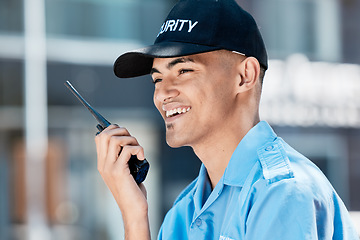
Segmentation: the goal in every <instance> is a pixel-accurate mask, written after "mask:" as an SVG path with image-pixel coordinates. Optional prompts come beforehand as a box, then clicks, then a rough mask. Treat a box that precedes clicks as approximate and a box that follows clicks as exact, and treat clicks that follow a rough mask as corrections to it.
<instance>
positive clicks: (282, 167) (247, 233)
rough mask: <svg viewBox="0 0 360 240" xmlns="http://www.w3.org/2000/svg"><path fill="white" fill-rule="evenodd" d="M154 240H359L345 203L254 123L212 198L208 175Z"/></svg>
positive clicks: (177, 204) (168, 217) (265, 127)
mask: <svg viewBox="0 0 360 240" xmlns="http://www.w3.org/2000/svg"><path fill="white" fill-rule="evenodd" d="M158 239H163V240H167V239H171V240H178V239H179V240H180V239H184V240H188V239H194V240H201V239H206V240H211V239H215V240H238V239H252V240H263V239H264V240H265V239H266V240H272V239H274V240H280V239H286V240H290V239H291V240H292V239H299V240H305V239H309V240H310V239H311V240H314V239H349V240H353V239H359V238H358V236H357V233H356V231H355V228H354V227H353V225H352V223H351V220H350V217H349V214H348V211H347V210H346V207H345V206H344V204H343V202H342V201H341V199H340V198H339V196H338V195H337V193H336V192H335V190H334V189H333V187H332V186H331V184H330V183H329V181H328V180H327V179H326V177H325V176H324V175H323V173H322V172H321V171H320V170H319V169H318V168H317V167H316V166H315V165H314V164H313V163H312V162H311V161H309V160H308V159H306V158H305V157H304V156H302V155H301V154H299V153H298V152H296V151H295V150H294V149H292V148H291V147H290V146H289V145H287V144H286V143H285V142H284V141H283V140H282V139H281V138H279V137H277V136H276V134H275V133H274V132H273V130H272V129H271V127H270V126H269V125H268V124H267V123H266V122H260V123H259V124H257V125H256V126H255V127H254V128H252V129H251V130H250V131H249V132H248V134H247V135H246V136H245V137H244V138H243V139H242V141H241V142H240V143H239V145H238V146H237V148H236V150H235V151H234V153H233V155H232V157H231V159H230V161H229V164H228V166H227V168H226V170H225V172H224V175H223V176H222V178H221V180H220V181H219V182H218V184H217V185H216V187H215V188H214V189H213V190H212V191H211V185H210V182H209V179H208V175H207V172H206V168H205V167H204V165H202V166H201V169H200V173H199V176H198V177H197V178H196V179H195V180H194V181H193V182H192V183H191V184H190V185H189V186H188V187H187V188H186V189H185V190H184V191H183V192H182V193H181V194H180V196H179V197H178V198H177V200H176V201H175V203H174V205H173V207H172V208H171V209H170V211H169V212H168V213H167V215H166V216H165V219H164V222H163V225H162V227H161V229H160V232H159V236H158Z"/></svg>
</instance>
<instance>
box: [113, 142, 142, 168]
mask: <svg viewBox="0 0 360 240" xmlns="http://www.w3.org/2000/svg"><path fill="white" fill-rule="evenodd" d="M132 155H135V156H136V157H137V158H138V159H139V160H144V159H145V154H144V148H143V147H141V146H139V145H137V146H130V145H126V146H124V147H123V149H122V151H121V153H120V155H119V157H118V159H117V162H119V164H127V163H128V162H129V160H130V158H131V156H132Z"/></svg>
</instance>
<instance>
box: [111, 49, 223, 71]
mask: <svg viewBox="0 0 360 240" xmlns="http://www.w3.org/2000/svg"><path fill="white" fill-rule="evenodd" d="M219 49H221V48H220V47H212V46H205V45H198V44H193V43H182V42H162V43H157V44H154V45H151V46H148V47H145V48H142V49H138V50H134V51H130V52H126V53H124V54H122V55H121V56H120V57H118V58H117V59H116V61H115V63H114V73H115V75H116V76H117V77H119V78H131V77H138V76H142V75H146V74H149V73H150V71H151V68H152V64H153V59H154V58H170V57H180V56H187V55H192V54H197V53H203V52H210V51H215V50H219Z"/></svg>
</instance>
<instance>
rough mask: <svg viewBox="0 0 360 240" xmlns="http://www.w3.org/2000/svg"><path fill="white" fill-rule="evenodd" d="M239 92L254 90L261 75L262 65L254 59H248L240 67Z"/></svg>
mask: <svg viewBox="0 0 360 240" xmlns="http://www.w3.org/2000/svg"><path fill="white" fill-rule="evenodd" d="M238 74H239V81H238V92H246V91H248V90H250V89H252V88H253V87H254V86H255V85H256V83H257V81H258V79H259V75H260V64H259V62H258V60H257V59H256V58H254V57H247V58H246V59H244V60H243V61H242V62H241V63H240V64H239V65H238Z"/></svg>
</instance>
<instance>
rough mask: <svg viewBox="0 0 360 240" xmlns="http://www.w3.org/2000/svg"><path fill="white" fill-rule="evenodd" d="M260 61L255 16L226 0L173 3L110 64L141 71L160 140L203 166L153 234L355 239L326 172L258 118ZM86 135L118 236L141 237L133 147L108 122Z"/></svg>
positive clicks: (143, 216)
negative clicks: (153, 28)
mask: <svg viewBox="0 0 360 240" xmlns="http://www.w3.org/2000/svg"><path fill="white" fill-rule="evenodd" d="M267 67H268V63H267V54H266V50H265V45H264V43H263V40H262V38H261V35H260V33H259V30H258V27H257V25H256V23H255V21H254V20H253V18H252V17H251V16H250V15H249V14H248V13H247V12H245V11H244V10H243V9H241V8H240V7H239V6H238V5H237V4H236V2H235V1H233V0H217V1H215V0H180V1H179V2H178V4H177V5H175V7H174V8H173V9H172V11H171V12H170V13H169V15H168V17H167V19H166V21H165V22H164V24H163V25H162V26H161V29H160V32H159V34H158V36H157V39H156V41H155V43H154V45H152V46H149V47H147V48H144V49H140V50H137V51H133V52H128V53H125V54H123V55H121V56H120V57H119V58H118V59H117V61H116V62H115V65H114V71H115V74H116V75H117V76H118V77H121V78H127V77H136V76H141V75H145V74H151V76H152V78H153V81H154V84H155V91H154V103H155V106H156V107H157V109H158V110H159V112H160V114H161V115H162V117H163V119H164V122H165V125H166V140H167V143H168V144H169V145H170V146H171V147H180V146H191V147H192V148H193V150H194V152H195V153H196V155H197V156H198V157H199V159H200V160H201V161H202V163H203V164H202V166H201V169H200V173H199V176H198V178H197V179H195V180H194V181H193V182H192V183H191V184H190V185H189V186H188V187H187V188H186V189H185V190H184V191H183V192H182V193H181V194H180V196H179V197H178V198H177V200H176V201H175V203H174V205H173V207H172V209H171V210H170V211H169V212H168V213H167V215H166V217H165V219H164V222H163V225H162V227H161V230H160V232H159V239H221V240H225V239H227V240H230V239H255V240H261V239H358V238H357V235H356V232H355V230H354V228H353V226H352V224H351V221H350V218H349V215H348V212H347V210H346V208H345V206H344V204H343V202H342V201H341V199H340V198H339V196H338V195H337V194H336V192H335V191H334V189H333V188H332V186H331V184H330V183H329V182H328V180H327V179H326V177H325V176H324V175H323V174H322V173H321V171H320V170H319V169H318V168H317V167H316V166H315V165H314V164H313V163H311V162H310V161H309V160H307V159H306V158H305V157H304V156H302V155H300V154H299V153H297V152H296V151H295V150H294V149H292V148H291V147H290V146H289V145H287V144H286V143H285V142H284V141H283V140H282V139H281V138H279V137H277V136H276V134H275V133H274V132H273V130H272V129H271V127H270V126H269V125H268V124H267V123H266V122H263V121H260V117H259V102H260V95H261V89H262V80H263V77H264V73H265V70H266V69H267ZM95 140H96V145H97V152H98V169H99V171H100V173H101V175H102V177H103V179H104V181H105V182H106V184H107V185H108V187H109V189H110V190H111V191H112V194H113V195H114V197H115V199H116V201H117V203H118V205H119V207H120V210H121V212H122V216H123V219H124V227H125V238H126V239H150V232H149V221H148V204H147V201H146V191H145V188H144V185H143V184H139V185H138V184H136V182H135V181H134V179H133V178H132V176H131V174H130V171H129V168H128V165H127V162H128V161H129V158H130V157H131V155H136V156H137V157H138V159H140V160H142V159H144V158H145V156H144V150H143V148H142V147H141V146H140V145H139V144H138V142H137V140H136V139H135V138H134V137H133V136H131V135H130V133H129V132H128V131H127V130H126V129H125V128H122V127H118V126H116V125H111V126H110V127H108V128H107V129H106V130H104V131H103V132H102V133H101V134H99V135H98V136H97V137H96V139H95ZM119 153H120V154H119Z"/></svg>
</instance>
